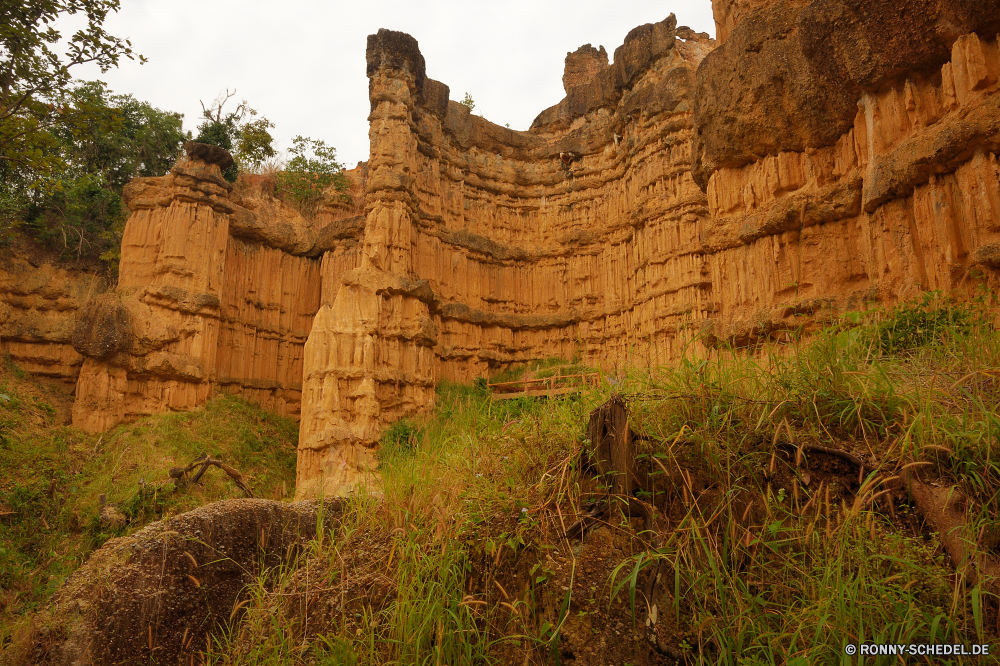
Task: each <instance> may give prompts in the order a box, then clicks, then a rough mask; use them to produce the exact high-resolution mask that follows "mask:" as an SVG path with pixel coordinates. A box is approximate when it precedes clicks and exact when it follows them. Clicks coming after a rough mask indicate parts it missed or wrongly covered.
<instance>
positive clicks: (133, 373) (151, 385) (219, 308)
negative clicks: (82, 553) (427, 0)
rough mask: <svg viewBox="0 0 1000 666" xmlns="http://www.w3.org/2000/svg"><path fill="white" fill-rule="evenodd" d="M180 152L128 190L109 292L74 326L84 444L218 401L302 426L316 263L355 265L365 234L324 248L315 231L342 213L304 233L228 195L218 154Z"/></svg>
mask: <svg viewBox="0 0 1000 666" xmlns="http://www.w3.org/2000/svg"><path fill="white" fill-rule="evenodd" d="M186 148H187V159H186V160H183V161H181V162H179V163H178V164H177V165H176V166H175V167H174V168H173V169H172V170H171V173H170V174H168V175H166V176H162V177H157V178H137V179H135V180H133V181H132V182H131V183H130V184H129V185H128V186H127V187H126V189H125V193H124V198H125V201H126V203H127V205H128V206H129V208H130V209H131V210H132V216H131V217H130V218H129V221H128V224H127V226H126V228H125V234H124V238H123V240H122V258H121V266H120V278H119V282H118V287H117V289H116V291H115V293H113V294H106V295H104V296H102V297H100V298H95V299H93V300H91V301H90V302H89V303H87V305H86V307H85V308H83V309H82V310H81V312H80V314H79V315H78V317H77V320H76V326H75V330H74V332H73V346H74V348H75V349H76V351H77V352H78V353H79V354H81V355H82V356H83V357H85V359H86V360H85V361H84V363H83V369H82V372H81V373H80V378H79V381H78V384H77V399H76V403H75V405H74V409H73V422H74V424H75V425H77V426H79V427H81V428H84V429H86V430H89V431H101V430H106V429H107V428H110V427H112V426H114V425H116V424H117V423H121V422H123V421H128V420H131V419H134V418H135V417H137V416H139V415H142V414H149V413H155V412H161V411H165V410H185V409H193V408H195V407H197V406H199V405H201V404H203V403H204V402H205V401H206V400H207V399H208V398H209V397H210V396H211V395H212V393H213V392H214V391H217V390H224V391H228V392H231V393H237V394H240V395H243V396H245V397H247V398H248V399H250V400H252V401H254V402H256V403H258V404H260V405H262V406H264V407H265V408H267V409H270V410H272V411H274V412H277V413H279V414H284V415H288V416H293V417H295V416H297V415H298V412H299V403H300V395H301V383H302V371H303V368H302V349H303V346H304V345H305V341H306V337H307V336H308V334H309V330H310V328H311V327H312V320H313V316H314V315H315V313H316V310H317V309H318V308H319V304H320V284H321V280H320V275H321V273H322V272H323V265H324V261H323V259H321V258H320V256H319V255H320V254H321V253H322V252H323V251H324V250H326V251H327V252H326V253H327V254H332V255H337V253H338V252H339V253H340V256H342V257H346V258H345V259H344V262H346V263H348V264H349V263H350V262H351V261H353V256H354V255H353V254H352V253H351V250H350V247H354V246H356V245H357V236H358V235H359V234H360V229H357V228H356V227H350V226H348V227H347V231H342V232H341V233H340V235H336V234H334V236H335V237H334V238H327V237H323V233H322V231H323V229H317V228H316V227H317V226H318V225H320V224H324V223H325V224H327V225H333V226H334V227H335V228H336V229H341V228H342V227H344V225H343V224H342V223H341V222H340V218H343V217H345V216H347V215H349V213H351V212H352V211H351V210H350V208H351V207H350V206H345V207H340V208H338V207H337V206H327V207H326V208H325V209H324V208H322V207H321V211H320V214H319V215H317V216H316V218H315V220H312V221H307V220H306V219H304V218H303V217H302V216H301V215H300V214H299V213H297V212H296V211H294V210H293V209H291V208H289V207H288V206H286V205H284V204H282V203H281V202H280V201H279V200H278V199H276V198H274V197H273V196H270V195H268V194H267V193H265V192H261V191H259V190H258V191H254V192H252V193H249V194H248V196H246V197H241V196H239V195H238V194H237V193H234V192H233V186H232V185H231V184H230V183H227V182H226V181H225V180H224V179H223V178H222V175H221V168H222V167H224V165H226V164H228V163H231V161H232V157H231V156H230V155H229V154H228V153H227V152H226V151H224V150H222V149H220V148H217V147H215V146H207V145H204V144H195V143H189V144H188V145H187V147H186ZM354 175H355V177H357V176H359V175H360V174H354ZM352 231H353V234H352ZM329 235H330V234H327V236H329ZM320 237H323V243H324V244H323V250H317V249H316V246H317V241H318V240H319V239H320Z"/></svg>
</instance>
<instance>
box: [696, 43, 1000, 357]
mask: <svg viewBox="0 0 1000 666" xmlns="http://www.w3.org/2000/svg"><path fill="white" fill-rule="evenodd" d="M998 80H1000V51H998V48H997V40H996V37H995V36H994V37H992V38H990V37H986V38H983V37H979V36H978V35H976V34H975V33H971V34H966V35H963V36H962V37H960V38H959V39H958V40H957V41H956V42H955V43H954V45H953V48H952V53H951V59H950V60H949V61H948V62H946V63H945V64H944V65H943V66H940V67H939V68H937V69H936V70H931V71H929V72H924V73H912V74H909V75H907V76H901V77H898V78H896V79H894V80H890V81H888V82H887V83H886V84H885V85H884V86H883V87H882V88H881V89H880V90H878V91H874V92H868V91H865V92H863V93H862V94H861V95H860V98H859V99H858V112H857V115H856V117H855V119H854V122H853V127H851V128H850V129H849V130H848V132H847V133H846V134H844V135H842V136H841V137H840V138H839V139H838V140H836V142H835V143H833V144H832V145H827V146H822V147H816V148H808V149H806V150H805V151H801V152H796V151H784V152H779V153H777V154H773V155H769V156H767V157H764V158H763V159H759V160H756V161H753V162H751V163H749V164H746V165H745V166H742V167H739V168H721V169H718V170H716V171H714V173H712V175H711V177H710V179H709V182H708V188H707V194H708V203H709V208H710V211H711V225H710V226H709V227H708V228H707V229H706V233H705V236H704V243H705V247H706V250H707V251H709V252H711V253H712V254H713V260H712V283H713V285H714V294H715V298H716V300H717V303H718V313H717V316H716V326H715V328H714V333H715V335H716V336H717V337H718V338H720V339H723V340H727V341H729V342H732V343H734V344H737V345H740V344H746V343H748V342H751V341H754V340H756V339H759V338H762V337H772V338H778V339H780V338H781V337H782V336H783V332H784V331H790V330H795V329H796V328H798V327H799V326H801V325H803V324H806V325H812V324H814V323H816V322H822V321H823V320H824V318H826V317H828V316H829V315H830V314H834V313H839V312H842V311H843V310H844V309H862V308H867V307H871V306H873V305H875V304H879V305H881V306H888V305H891V304H892V303H895V302H897V301H900V300H904V299H907V298H914V297H916V296H918V295H919V294H920V292H921V291H922V290H927V289H931V290H940V291H942V292H945V293H949V294H953V295H958V296H961V295H963V294H965V295H971V294H972V293H973V292H974V291H975V290H976V289H977V288H978V285H980V284H986V285H988V286H990V287H991V288H992V289H994V290H996V289H997V288H998V287H1000V279H998V277H1000V274H998V272H997V269H998V268H1000V179H998V175H1000V171H998V165H997V152H998V149H1000V131H998V130H1000V95H998V94H997V93H998V92H1000V89H998V86H997V81H998Z"/></svg>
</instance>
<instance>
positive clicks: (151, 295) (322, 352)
mask: <svg viewBox="0 0 1000 666" xmlns="http://www.w3.org/2000/svg"><path fill="white" fill-rule="evenodd" d="M713 6H714V10H715V15H716V21H717V26H718V35H719V38H720V39H719V42H718V43H717V42H716V41H714V40H711V39H709V37H708V36H707V35H705V34H698V33H695V32H694V31H692V30H690V29H689V28H685V27H680V28H678V27H677V26H676V20H675V18H674V17H673V16H672V15H671V16H670V17H668V18H667V19H666V20H664V21H662V22H660V23H656V24H647V25H643V26H639V27H638V28H635V29H634V30H632V31H631V32H630V33H629V34H628V35H627V36H626V38H625V42H624V44H623V45H622V46H620V47H618V48H617V49H615V51H614V54H613V58H612V59H611V61H610V62H609V59H608V57H607V55H608V54H607V52H606V51H605V50H604V49H603V47H601V48H599V49H598V48H594V47H593V46H591V45H585V46H583V47H581V48H580V49H578V50H577V51H575V52H573V53H570V54H568V55H567V58H566V67H565V74H564V76H563V82H564V86H565V88H566V97H565V98H564V99H563V100H562V101H561V102H560V103H559V104H557V105H555V106H553V107H552V108H549V109H546V110H545V111H543V112H542V113H541V114H539V116H538V117H537V118H536V119H535V121H534V122H533V123H532V126H531V128H530V129H529V130H528V131H523V132H522V131H515V130H511V129H508V128H505V127H500V126H498V125H495V124H493V123H490V122H488V121H487V120H485V119H483V118H481V117H479V116H475V115H472V114H471V113H470V111H469V109H468V108H466V107H465V106H463V105H461V104H458V103H456V102H452V101H449V90H448V87H447V86H446V85H445V84H443V83H440V82H438V81H435V80H433V79H431V78H429V77H428V76H427V72H426V66H425V63H424V59H423V56H422V55H421V54H420V50H419V48H418V45H417V41H416V40H415V39H414V38H412V37H411V36H409V35H406V34H403V33H399V32H392V31H389V30H380V31H379V32H378V34H375V35H371V36H369V38H368V48H367V61H366V62H367V74H368V78H369V96H370V100H371V114H370V116H369V121H370V123H371V129H370V137H371V154H370V161H369V162H368V163H367V165H365V166H363V167H360V168H359V169H357V170H355V171H354V172H352V178H353V180H354V181H355V183H356V184H358V187H359V189H360V188H361V187H363V192H364V194H363V200H362V197H361V196H360V193H359V196H358V198H357V200H356V201H355V203H354V204H353V207H352V206H347V207H344V208H342V209H337V210H336V211H334V212H329V213H327V214H326V216H325V217H324V216H323V215H320V216H318V217H317V218H316V219H315V220H311V221H307V220H305V219H303V218H302V217H301V216H300V215H298V214H297V213H295V212H294V211H292V210H291V209H289V208H287V207H285V206H284V205H283V204H281V203H280V202H278V201H277V200H275V199H273V198H268V197H258V198H251V197H244V198H242V199H240V198H239V197H236V196H234V195H233V193H232V192H231V187H230V186H229V185H228V184H227V183H226V182H225V181H224V180H222V178H221V175H220V171H219V166H220V164H219V162H220V160H222V159H223V158H222V157H220V156H218V155H215V153H214V152H212V151H208V150H205V149H200V148H197V147H196V146H192V147H190V148H189V149H188V160H187V161H185V162H182V163H180V164H179V165H178V166H177V167H175V169H174V170H173V172H172V173H171V174H170V175H168V176H165V177H163V178H155V179H137V180H136V181H134V182H133V183H132V185H130V187H129V190H128V192H127V193H126V194H127V198H128V201H129V205H130V207H131V208H132V210H133V215H132V218H131V220H130V221H129V224H128V227H127V229H126V232H125V240H124V242H123V247H122V268H121V275H122V279H121V282H120V284H119V286H118V289H117V291H116V292H115V293H114V294H108V295H103V296H101V297H100V298H97V299H95V300H94V301H93V302H92V303H91V304H89V305H88V306H87V307H85V308H82V309H81V310H80V312H81V315H80V316H78V320H77V327H76V331H75V334H74V338H73V343H74V347H75V349H76V351H77V352H79V354H81V355H82V356H83V357H85V359H86V360H85V361H84V363H83V370H82V372H81V374H80V379H79V383H78V387H77V395H78V398H77V408H76V411H75V412H74V420H75V422H76V423H77V424H78V425H81V426H83V427H85V428H88V429H90V430H102V429H106V428H108V427H111V426H112V425H114V424H115V423H118V422H121V421H125V420H128V419H130V418H134V417H135V416H136V415H138V414H143V413H148V412H153V411H161V410H164V409H190V408H193V407H195V406H197V405H199V404H201V403H203V402H204V401H205V400H206V399H207V398H208V396H209V395H210V394H211V393H212V392H213V391H216V390H220V389H221V390H230V391H236V392H239V393H242V394H244V395H246V396H248V397H249V398H250V399H252V400H255V401H258V402H260V403H262V404H264V405H265V406H267V407H269V408H271V409H274V410H276V411H279V412H282V413H286V414H290V415H293V416H300V418H301V425H300V440H299V458H298V460H299V462H298V484H297V496H298V497H300V498H305V497H314V496H317V495H320V494H324V493H325V494H327V495H330V494H340V493H345V492H347V491H349V490H351V489H352V488H353V487H354V486H355V485H356V484H358V483H360V482H363V480H364V479H365V478H366V476H367V475H368V474H369V473H371V472H370V470H371V469H372V468H373V467H374V448H375V446H376V442H377V439H378V437H379V434H380V432H381V430H382V429H383V428H384V427H385V426H386V425H387V424H388V423H391V422H393V421H394V420H396V419H398V418H400V417H402V416H405V415H408V414H413V413H417V412H420V411H422V410H426V409H429V408H430V407H432V406H433V402H434V386H435V384H436V383H437V382H439V381H440V380H442V379H450V380H458V381H470V380H472V379H474V378H476V377H479V376H482V375H484V374H486V373H487V372H489V371H490V370H492V369H497V368H501V367H504V366H506V365H508V364H511V363H514V362H518V361H526V360H531V359H537V358H543V357H551V356H559V357H564V358H568V357H571V356H574V355H575V356H578V357H580V359H581V360H582V361H583V362H585V363H589V364H593V365H597V366H601V367H604V368H616V367H622V366H624V365H626V364H632V365H642V366H645V365H650V364H658V363H663V362H666V361H670V360H672V359H676V358H677V357H678V356H679V355H680V354H681V353H682V352H683V351H684V350H687V351H688V352H689V353H692V354H711V353H712V350H713V348H715V347H717V346H718V345H719V344H723V343H724V344H732V345H737V346H740V345H747V344H752V343H754V342H756V341H758V340H761V339H763V338H768V337H769V338H772V339H777V340H781V339H783V337H784V336H785V335H786V332H787V331H790V330H794V329H798V328H800V327H803V326H805V327H806V329H807V330H808V329H809V328H810V327H814V326H816V325H820V324H822V323H823V322H824V321H826V320H828V319H829V317H830V316H831V315H833V314H835V313H839V312H843V311H844V310H845V309H855V308H860V307H867V305H866V303H878V304H884V305H888V304H891V303H893V302H895V301H897V300H899V299H904V298H909V297H912V296H915V295H916V294H918V293H919V292H920V291H921V290H923V289H940V290H944V291H947V292H952V293H956V294H958V295H959V296H961V295H968V294H971V293H972V292H973V291H974V290H975V289H976V288H977V287H978V286H979V285H980V284H984V283H985V284H988V285H989V286H991V287H993V288H997V287H1000V284H998V280H997V276H998V273H997V271H998V269H1000V189H998V163H997V156H996V154H997V152H998V149H1000V145H998V144H1000V96H998V95H997V89H998V80H1000V51H998V45H997V30H998V28H1000V0H976V1H975V2H973V1H972V0H895V1H894V2H888V1H886V0H870V1H866V2H857V1H856V0H812V1H807V0H716V2H714V3H713Z"/></svg>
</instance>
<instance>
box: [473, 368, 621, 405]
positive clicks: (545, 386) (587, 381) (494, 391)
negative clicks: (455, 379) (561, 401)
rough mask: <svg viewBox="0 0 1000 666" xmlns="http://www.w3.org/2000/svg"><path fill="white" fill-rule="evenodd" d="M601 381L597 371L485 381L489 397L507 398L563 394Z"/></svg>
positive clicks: (494, 398) (594, 385) (496, 398)
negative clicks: (507, 380) (506, 380)
mask: <svg viewBox="0 0 1000 666" xmlns="http://www.w3.org/2000/svg"><path fill="white" fill-rule="evenodd" d="M600 381H601V375H600V373H598V372H586V373H581V374H578V375H553V376H552V377H540V378H538V379H527V378H525V379H518V380H516V381H513V382H496V383H493V382H487V384H486V385H487V386H488V387H489V389H490V398H491V399H493V400H509V399H511V398H533V397H539V396H552V395H565V394H567V393H577V392H579V391H581V390H583V389H585V388H592V387H596V386H597V385H598V384H599V383H600Z"/></svg>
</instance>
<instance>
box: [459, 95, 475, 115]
mask: <svg viewBox="0 0 1000 666" xmlns="http://www.w3.org/2000/svg"><path fill="white" fill-rule="evenodd" d="M459 104H464V105H465V106H467V107H469V111H473V110H475V108H476V102H475V101H474V100H473V99H472V95H470V94H469V93H465V97H464V98H463V99H462V101H461V102H459Z"/></svg>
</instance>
